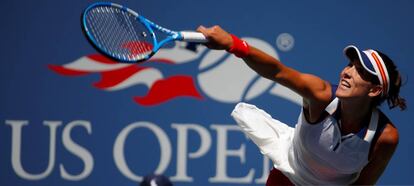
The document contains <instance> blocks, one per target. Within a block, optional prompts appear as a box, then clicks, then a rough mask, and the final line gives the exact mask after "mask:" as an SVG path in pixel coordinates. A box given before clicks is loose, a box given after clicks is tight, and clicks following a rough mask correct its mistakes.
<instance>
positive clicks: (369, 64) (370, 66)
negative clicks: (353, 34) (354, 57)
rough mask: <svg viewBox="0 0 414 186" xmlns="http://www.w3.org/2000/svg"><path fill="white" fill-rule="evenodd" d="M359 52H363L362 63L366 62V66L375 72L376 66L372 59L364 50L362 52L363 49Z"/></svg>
mask: <svg viewBox="0 0 414 186" xmlns="http://www.w3.org/2000/svg"><path fill="white" fill-rule="evenodd" d="M359 52H360V54H361V58H362V60H363V61H361V63H364V64H365V66H366V67H367V68H368V69H370V70H371V71H372V72H375V69H374V67H373V66H372V63H371V61H370V60H369V58H368V56H367V55H366V54H365V53H364V52H362V51H359Z"/></svg>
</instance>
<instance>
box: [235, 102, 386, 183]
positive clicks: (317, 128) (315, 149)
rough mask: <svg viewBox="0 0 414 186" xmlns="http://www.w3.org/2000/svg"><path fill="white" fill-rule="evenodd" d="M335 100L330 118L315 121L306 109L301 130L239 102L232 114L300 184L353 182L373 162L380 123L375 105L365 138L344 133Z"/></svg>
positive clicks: (331, 105) (253, 138) (262, 149)
mask: <svg viewBox="0 0 414 186" xmlns="http://www.w3.org/2000/svg"><path fill="white" fill-rule="evenodd" d="M337 106H338V98H335V99H334V100H333V101H332V102H331V103H330V104H329V105H328V107H327V108H326V109H325V110H326V111H327V112H328V113H329V116H327V117H326V118H325V119H324V120H323V121H321V122H319V123H316V124H312V125H311V124H309V123H308V122H307V121H306V119H305V117H304V115H303V110H302V112H301V114H300V116H299V119H298V123H297V124H296V127H295V128H292V127H289V126H288V125H286V124H284V123H282V122H280V121H278V120H276V119H273V118H272V117H271V116H270V115H269V114H267V113H266V112H265V111H263V110H261V109H259V108H257V107H256V106H254V105H250V104H247V103H239V104H237V105H236V107H235V109H234V110H233V112H232V116H233V118H234V119H235V120H236V122H237V123H238V125H239V126H240V127H241V129H242V130H243V132H244V133H245V134H246V135H248V136H249V137H250V139H251V140H252V141H253V142H254V143H255V144H256V145H257V146H258V147H259V149H260V151H261V153H262V154H263V155H265V156H267V157H269V158H270V159H271V160H272V161H273V164H274V167H275V168H276V169H278V170H280V171H281V172H282V173H283V174H284V175H285V176H287V177H288V178H289V180H290V181H291V182H292V183H294V184H295V185H347V184H350V183H353V182H354V181H355V180H356V179H357V178H358V176H359V173H360V172H361V170H362V169H363V168H364V166H365V165H366V164H367V163H368V154H369V150H370V143H371V141H372V139H373V137H374V135H375V131H376V128H377V124H378V110H377V109H373V112H372V115H371V121H370V123H369V126H368V129H367V132H366V134H365V137H364V138H363V139H361V138H360V137H359V136H357V135H355V134H352V133H351V134H348V135H345V136H342V135H341V132H340V129H339V127H338V123H337V120H336V119H335V118H334V117H333V113H334V112H335V111H336V108H337Z"/></svg>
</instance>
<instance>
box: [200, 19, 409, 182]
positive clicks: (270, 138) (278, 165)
mask: <svg viewBox="0 0 414 186" xmlns="http://www.w3.org/2000/svg"><path fill="white" fill-rule="evenodd" d="M197 31H199V32H201V33H203V34H204V35H205V36H206V38H207V39H208V40H209V42H208V43H207V44H206V46H207V47H208V48H210V49H221V50H227V51H228V52H230V53H233V54H235V55H236V56H237V57H240V58H242V59H243V60H244V61H245V62H246V64H247V65H248V66H249V67H251V68H252V69H253V70H255V71H256V72H257V73H258V74H260V75H261V76H263V77H265V78H268V79H270V80H273V81H275V82H277V83H280V84H282V85H284V86H286V87H288V88H289V89H291V90H293V91H295V92H296V93H298V94H299V95H301V96H302V97H303V107H302V111H301V113H300V115H299V118H298V122H297V124H296V126H295V128H292V127H289V126H288V125H286V124H284V123H282V122H280V121H278V120H276V119H273V118H272V117H271V116H270V115H269V114H267V113H266V112H265V111H263V110H261V109H259V108H257V107H256V106H254V105H250V104H247V103H239V104H237V105H236V107H235V109H234V110H233V112H232V116H233V117H234V119H235V120H236V121H237V123H238V125H239V126H240V127H241V129H242V130H243V131H244V132H245V133H246V134H247V135H248V136H249V137H250V138H251V139H252V141H253V142H254V143H255V144H256V145H257V146H258V147H259V149H260V151H261V153H263V154H264V155H265V156H267V157H269V158H270V159H271V160H272V161H273V164H274V169H273V170H272V171H271V172H270V174H269V177H268V180H267V183H266V185H293V184H294V185H348V184H359V185H372V184H375V183H376V181H377V180H378V178H379V177H380V176H381V174H382V173H383V171H384V170H385V168H386V167H387V164H388V162H389V161H390V159H391V157H392V155H393V153H394V151H395V149H396V148H397V145H398V130H397V128H396V127H395V126H394V124H392V122H391V121H390V120H389V119H388V118H387V117H386V116H385V115H384V113H383V112H381V110H379V108H378V106H379V105H380V104H381V103H382V102H384V101H385V100H386V101H387V103H388V105H389V108H390V109H392V108H394V107H400V109H401V110H404V109H405V108H406V105H405V100H404V99H403V98H401V97H400V96H399V91H400V86H401V78H400V74H399V72H398V70H397V69H396V66H395V65H394V63H393V62H392V61H391V60H390V59H389V58H388V57H387V56H386V55H384V54H383V53H381V52H379V51H378V50H372V49H368V50H363V51H362V50H360V49H358V48H357V47H355V46H352V45H351V46H347V47H346V48H345V49H344V54H345V56H346V57H347V58H348V59H349V64H348V65H347V66H345V68H344V69H343V70H342V72H341V73H340V79H339V83H338V84H339V85H338V86H333V85H331V84H330V83H328V82H327V81H325V80H323V79H321V78H319V77H317V76H315V75H312V74H306V73H301V72H299V71H297V70H295V69H292V68H290V67H287V66H285V65H284V64H282V63H281V62H280V61H278V60H277V59H275V58H273V57H271V56H269V55H268V54H266V53H264V52H263V51H261V50H260V49H257V48H254V47H252V46H249V45H248V43H246V42H245V41H243V40H241V39H239V38H237V37H236V36H234V35H232V34H229V33H228V32H226V31H225V30H223V29H222V28H220V27H219V26H213V27H211V28H206V27H203V26H200V27H199V28H198V29H197ZM312 60H318V59H317V57H315V59H312Z"/></svg>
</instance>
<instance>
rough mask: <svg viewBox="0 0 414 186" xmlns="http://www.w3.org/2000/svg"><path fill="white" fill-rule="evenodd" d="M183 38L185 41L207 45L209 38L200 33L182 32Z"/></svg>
mask: <svg viewBox="0 0 414 186" xmlns="http://www.w3.org/2000/svg"><path fill="white" fill-rule="evenodd" d="M180 33H181V36H182V37H183V41H187V42H194V43H207V41H208V40H207V38H206V37H205V36H204V35H203V34H202V33H200V32H186V31H182V32H180Z"/></svg>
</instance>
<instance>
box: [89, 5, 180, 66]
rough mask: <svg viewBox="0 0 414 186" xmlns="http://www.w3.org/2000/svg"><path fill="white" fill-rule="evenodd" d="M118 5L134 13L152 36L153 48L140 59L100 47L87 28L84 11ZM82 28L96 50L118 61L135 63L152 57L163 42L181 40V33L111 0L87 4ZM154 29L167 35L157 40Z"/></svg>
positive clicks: (123, 9)
mask: <svg viewBox="0 0 414 186" xmlns="http://www.w3.org/2000/svg"><path fill="white" fill-rule="evenodd" d="M105 6H107V7H111V6H113V7H118V8H120V9H121V10H122V11H125V12H129V13H131V14H132V15H134V16H135V17H136V20H137V21H138V22H140V23H141V24H143V25H144V26H145V28H146V29H147V30H148V32H149V33H150V35H151V37H152V44H153V48H152V51H151V53H150V54H149V55H148V56H146V57H145V58H144V59H141V60H136V61H135V60H134V61H130V60H123V59H120V58H118V57H116V56H113V55H111V54H110V53H109V52H108V51H106V50H105V49H103V48H101V47H100V46H99V44H98V42H97V41H96V39H95V37H94V36H93V35H92V34H91V33H90V31H89V30H88V28H87V26H86V25H87V23H86V15H87V14H86V13H87V12H89V11H90V10H91V9H94V8H96V7H105ZM82 28H83V31H84V33H85V34H86V36H87V38H88V40H89V41H90V42H91V43H92V45H93V46H94V47H95V49H97V50H98V51H100V52H102V53H104V54H106V55H107V56H109V57H111V58H113V59H115V60H117V61H120V62H125V63H136V62H141V61H145V60H148V59H149V58H150V57H152V56H153V55H154V54H155V53H156V52H157V51H158V50H159V49H160V48H161V47H162V46H163V45H164V44H166V43H168V42H171V41H174V40H183V35H182V34H181V33H180V32H176V31H172V30H169V29H166V28H164V27H162V26H159V25H157V24H155V23H154V22H152V21H150V20H148V19H146V18H145V17H143V16H141V15H139V14H138V13H137V12H135V11H133V10H131V9H129V8H128V7H125V6H122V5H119V4H116V3H112V2H97V3H93V4H91V5H90V6H88V7H87V8H86V9H85V11H84V13H83V15H82ZM154 29H156V30H157V31H160V32H162V33H165V34H166V35H167V37H166V38H165V39H163V40H162V41H158V39H157V36H156V34H155V32H154Z"/></svg>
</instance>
